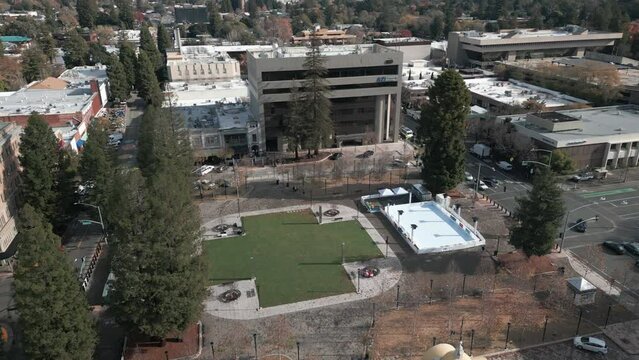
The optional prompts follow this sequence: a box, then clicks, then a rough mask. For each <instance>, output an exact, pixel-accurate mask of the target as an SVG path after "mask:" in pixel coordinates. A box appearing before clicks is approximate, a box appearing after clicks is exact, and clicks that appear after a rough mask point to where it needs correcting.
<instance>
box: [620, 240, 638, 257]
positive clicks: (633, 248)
mask: <svg viewBox="0 0 639 360" xmlns="http://www.w3.org/2000/svg"><path fill="white" fill-rule="evenodd" d="M623 247H624V249H626V251H627V252H628V253H630V254H632V255H639V242H632V243H631V242H626V243H623Z"/></svg>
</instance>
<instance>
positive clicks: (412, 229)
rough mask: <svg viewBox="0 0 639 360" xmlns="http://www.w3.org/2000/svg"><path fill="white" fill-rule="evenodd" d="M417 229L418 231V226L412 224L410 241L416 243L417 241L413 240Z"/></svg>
mask: <svg viewBox="0 0 639 360" xmlns="http://www.w3.org/2000/svg"><path fill="white" fill-rule="evenodd" d="M415 229H417V225H415V224H410V240H411V241H412V242H415V240H413V234H414V233H415Z"/></svg>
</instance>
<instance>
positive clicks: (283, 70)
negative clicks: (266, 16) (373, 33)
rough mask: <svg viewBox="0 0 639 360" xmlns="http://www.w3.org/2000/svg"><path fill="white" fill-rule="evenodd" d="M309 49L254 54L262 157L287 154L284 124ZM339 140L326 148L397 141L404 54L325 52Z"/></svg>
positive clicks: (367, 49) (358, 48)
mask: <svg viewBox="0 0 639 360" xmlns="http://www.w3.org/2000/svg"><path fill="white" fill-rule="evenodd" d="M308 51H309V48H306V47H282V48H278V49H274V50H271V51H262V52H249V53H248V57H247V68H248V84H249V97H250V104H251V113H252V116H253V118H254V119H256V120H257V121H259V122H260V123H261V124H263V127H262V128H261V130H262V131H263V133H262V136H261V138H262V139H264V141H263V142H262V143H261V144H260V150H261V151H264V150H266V151H285V150H287V147H288V144H287V141H286V138H285V136H284V121H285V119H286V116H287V114H288V103H289V102H290V100H291V89H292V88H294V87H297V88H299V87H301V85H302V82H303V80H304V76H305V69H304V61H305V57H306V54H307V52H308ZM321 54H322V56H324V57H325V64H324V66H325V68H326V69H327V75H326V81H327V83H328V87H329V95H328V97H329V98H330V100H331V105H332V107H331V116H332V118H333V123H334V135H333V138H332V139H330V141H329V142H331V143H325V144H324V145H325V146H331V145H348V144H362V143H381V142H384V141H397V139H398V137H399V126H400V111H401V89H402V60H403V56H402V53H401V52H400V51H396V50H393V49H389V48H386V47H384V46H381V45H378V44H371V45H342V46H323V47H321Z"/></svg>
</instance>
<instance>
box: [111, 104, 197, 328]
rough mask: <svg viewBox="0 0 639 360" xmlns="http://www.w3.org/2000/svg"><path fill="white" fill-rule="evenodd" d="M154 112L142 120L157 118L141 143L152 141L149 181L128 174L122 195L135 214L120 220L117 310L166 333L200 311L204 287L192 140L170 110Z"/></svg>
mask: <svg viewBox="0 0 639 360" xmlns="http://www.w3.org/2000/svg"><path fill="white" fill-rule="evenodd" d="M152 111H153V112H155V114H156V115H157V116H155V117H153V118H150V117H145V118H144V119H143V122H145V121H150V122H152V123H151V124H146V125H145V127H146V128H145V131H144V132H141V134H140V143H141V145H142V144H143V143H145V142H147V141H150V143H151V145H150V151H151V153H152V163H151V164H147V167H146V169H143V171H144V173H145V174H146V176H147V177H146V180H145V181H144V182H142V180H141V178H140V177H139V175H133V174H130V175H127V178H126V179H124V180H120V181H121V184H122V189H125V191H119V192H117V193H116V197H118V198H119V199H120V200H119V202H120V204H121V207H124V209H123V214H126V215H129V216H130V217H129V218H128V219H125V218H123V217H122V216H119V219H116V221H115V224H116V227H118V228H119V229H118V230H116V233H117V234H119V235H118V240H117V243H116V244H117V245H116V247H115V256H114V267H113V268H114V272H115V276H116V284H115V291H114V296H113V309H114V311H115V313H116V315H117V318H118V320H119V322H120V323H122V324H123V325H125V326H127V327H129V328H131V329H136V330H138V331H140V332H142V333H144V334H147V335H150V336H159V337H162V336H165V335H167V334H168V333H170V332H173V331H180V330H183V329H184V328H186V326H188V325H189V324H191V323H192V322H193V321H194V320H195V319H196V318H197V317H198V316H199V313H200V311H201V302H202V300H203V299H204V297H205V295H206V284H205V277H204V274H205V266H204V263H203V262H202V260H201V256H200V255H199V254H198V252H197V247H199V242H200V234H199V220H198V215H197V210H196V208H195V207H194V206H193V204H192V203H191V199H190V186H189V182H190V180H189V167H190V164H191V163H192V154H191V150H190V147H189V144H188V139H187V138H186V136H184V134H182V133H181V132H180V130H179V129H180V128H181V126H180V124H179V123H177V122H176V121H175V119H174V118H172V117H171V116H170V114H169V113H168V112H167V111H166V110H162V109H157V110H156V109H152ZM118 186H119V185H118ZM158 194H162V195H161V196H158Z"/></svg>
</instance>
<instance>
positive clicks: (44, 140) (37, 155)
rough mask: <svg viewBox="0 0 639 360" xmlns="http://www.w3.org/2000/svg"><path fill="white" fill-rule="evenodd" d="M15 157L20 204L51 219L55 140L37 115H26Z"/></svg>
mask: <svg viewBox="0 0 639 360" xmlns="http://www.w3.org/2000/svg"><path fill="white" fill-rule="evenodd" d="M19 159H20V166H21V167H22V174H21V180H22V183H21V184H20V185H21V192H22V198H23V200H24V203H25V204H29V205H31V206H32V207H33V208H34V209H35V210H36V211H37V212H39V213H41V214H43V215H44V216H45V217H46V218H47V219H48V220H49V221H51V219H52V218H53V216H54V214H55V206H56V202H57V193H56V177H57V174H58V169H59V166H58V160H59V159H58V140H57V139H56V137H55V135H54V134H53V131H51V128H50V127H49V125H48V124H47V123H46V122H45V121H44V119H43V118H42V116H40V115H38V114H33V115H31V116H30V117H29V120H28V122H27V126H26V127H25V128H24V132H23V133H22V135H21V136H20V156H19Z"/></svg>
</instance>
